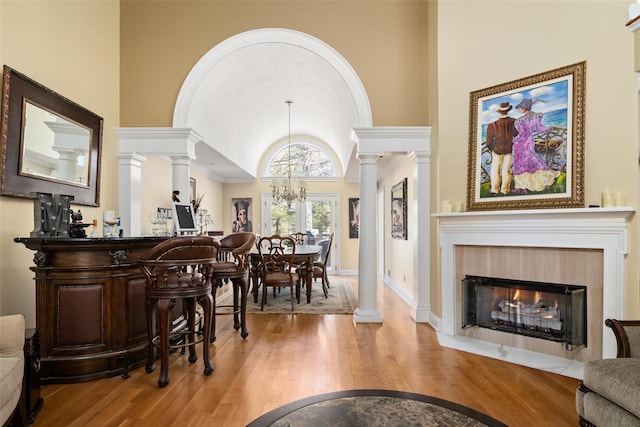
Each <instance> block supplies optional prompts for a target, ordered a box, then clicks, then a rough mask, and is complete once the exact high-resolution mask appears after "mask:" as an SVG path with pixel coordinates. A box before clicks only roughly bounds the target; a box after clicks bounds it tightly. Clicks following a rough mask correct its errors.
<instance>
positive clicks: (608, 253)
mask: <svg viewBox="0 0 640 427" xmlns="http://www.w3.org/2000/svg"><path fill="white" fill-rule="evenodd" d="M634 212H635V211H634V210H633V209H632V208H630V207H619V208H578V209H545V210H518V211H491V212H461V213H446V214H434V215H433V216H434V217H435V218H437V219H438V220H439V222H440V227H439V228H440V248H441V263H442V264H441V274H442V276H441V282H442V324H441V331H440V332H441V333H442V334H444V335H450V336H455V335H456V326H455V325H456V319H457V316H458V315H459V314H458V313H456V283H455V277H456V259H455V254H456V251H455V247H456V246H458V245H478V246H513V247H539V248H584V249H601V250H602V251H603V257H604V260H603V317H604V318H605V319H606V318H619V319H622V318H624V284H625V267H624V258H625V255H626V254H627V252H628V241H627V233H628V230H627V228H628V224H627V221H628V220H629V218H631V217H632V216H633V214H634ZM603 327H604V325H603ZM602 354H603V356H604V357H605V358H607V357H615V355H616V342H615V338H614V337H613V334H603V343H602Z"/></svg>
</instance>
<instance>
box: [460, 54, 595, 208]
mask: <svg viewBox="0 0 640 427" xmlns="http://www.w3.org/2000/svg"><path fill="white" fill-rule="evenodd" d="M585 73H586V62H584V61H583V62H579V63H576V64H573V65H569V66H565V67H562V68H557V69H555V70H551V71H547V72H544V73H540V74H535V75H533V76H529V77H526V78H523V79H519V80H514V81H511V82H508V83H503V84H500V85H497V86H492V87H489V88H486V89H481V90H477V91H475V92H471V95H470V103H469V110H470V111H469V113H470V114H469V115H470V121H469V163H468V172H467V209H468V210H470V211H482V210H505V209H551V208H568V207H576V208H577V207H584V114H585V112H584V110H585Z"/></svg>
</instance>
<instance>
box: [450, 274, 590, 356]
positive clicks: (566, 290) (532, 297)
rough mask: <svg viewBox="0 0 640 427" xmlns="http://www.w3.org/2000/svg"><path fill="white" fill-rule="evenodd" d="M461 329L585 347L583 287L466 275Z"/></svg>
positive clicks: (570, 346)
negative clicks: (487, 329) (509, 334)
mask: <svg viewBox="0 0 640 427" xmlns="http://www.w3.org/2000/svg"><path fill="white" fill-rule="evenodd" d="M462 316H463V318H462V327H463V328H469V327H481V328H489V329H494V330H498V331H503V332H508V333H513V334H519V335H526V336H530V337H535V338H541V339H546V340H551V341H555V342H561V343H563V344H564V345H565V348H566V349H567V350H573V349H574V348H579V347H586V346H587V288H586V286H577V285H562V284H555V283H543V282H530V281H523V280H513V279H501V278H495V277H481V276H469V275H467V276H466V277H465V278H464V279H463V280H462Z"/></svg>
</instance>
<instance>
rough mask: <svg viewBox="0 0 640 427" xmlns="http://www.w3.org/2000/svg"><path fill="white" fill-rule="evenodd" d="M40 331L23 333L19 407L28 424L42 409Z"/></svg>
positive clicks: (34, 330) (30, 330)
mask: <svg viewBox="0 0 640 427" xmlns="http://www.w3.org/2000/svg"><path fill="white" fill-rule="evenodd" d="M40 367H41V364H40V331H39V330H38V329H27V330H26V331H25V333H24V378H23V381H22V396H21V405H24V407H25V408H26V409H25V414H26V415H27V420H28V421H29V423H33V421H34V420H35V418H36V415H38V411H40V408H42V403H43V401H44V400H43V399H42V397H40Z"/></svg>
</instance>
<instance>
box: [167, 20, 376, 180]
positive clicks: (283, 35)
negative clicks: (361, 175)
mask: <svg viewBox="0 0 640 427" xmlns="http://www.w3.org/2000/svg"><path fill="white" fill-rule="evenodd" d="M288 100H291V101H293V105H292V107H291V133H292V135H294V136H295V135H298V136H307V137H312V138H314V139H318V140H320V141H322V142H324V143H326V144H327V145H328V146H329V147H330V148H331V149H332V150H333V151H334V152H335V153H336V155H337V160H338V163H339V164H340V166H341V168H342V171H343V173H344V174H345V176H351V177H356V179H357V162H355V161H354V160H355V159H354V153H355V150H354V138H355V136H354V133H353V128H355V127H369V126H371V125H372V123H371V110H370V106H369V102H368V98H367V96H366V92H365V90H364V87H363V86H362V84H361V82H360V80H359V78H358V77H357V75H356V74H355V72H354V71H353V69H352V68H351V66H350V65H349V64H348V63H347V62H346V61H345V60H344V58H342V56H341V55H340V54H339V53H337V52H336V51H335V50H333V49H332V48H331V47H330V46H328V45H326V44H325V43H323V42H322V41H320V40H318V39H315V38H313V37H311V36H309V35H306V34H303V33H299V32H296V31H291V30H282V29H262V30H254V31H249V32H247V33H242V34H239V35H237V36H234V37H232V38H230V39H227V40H225V41H224V42H222V43H220V44H219V45H217V46H215V47H214V48H212V49H211V50H210V51H209V52H208V53H207V54H205V55H204V56H203V57H202V58H201V59H200V61H199V62H198V63H197V64H196V65H195V66H194V68H193V69H192V70H191V72H190V74H189V75H188V77H187V78H186V79H185V82H184V84H183V86H182V89H181V91H180V94H179V96H178V101H177V102H176V108H175V112H174V123H173V126H174V127H179V128H192V129H193V130H195V131H196V132H197V133H198V134H199V135H200V136H201V137H202V140H203V141H202V142H200V143H198V144H197V145H196V159H195V160H194V162H193V163H194V164H195V165H197V167H199V168H201V169H204V170H205V171H206V173H209V174H210V176H212V177H214V178H216V179H218V180H220V181H221V182H250V181H253V180H254V179H255V178H256V177H259V176H260V174H261V171H259V170H258V167H259V165H260V160H261V159H262V156H264V154H265V153H267V152H268V151H269V150H270V149H271V148H273V144H277V143H283V142H284V141H286V137H287V136H288V131H289V124H288V108H287V105H286V103H285V102H286V101H288ZM354 167H355V168H356V170H355V171H354V170H353V169H354Z"/></svg>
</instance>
